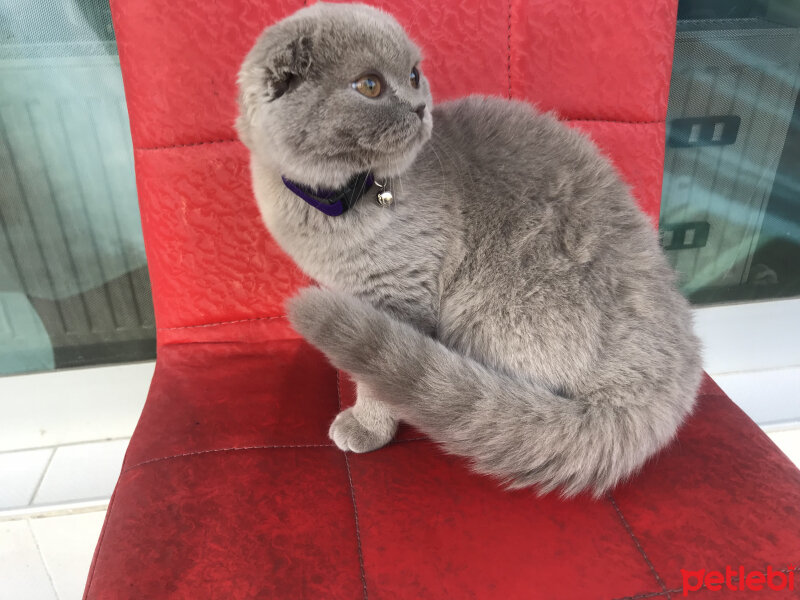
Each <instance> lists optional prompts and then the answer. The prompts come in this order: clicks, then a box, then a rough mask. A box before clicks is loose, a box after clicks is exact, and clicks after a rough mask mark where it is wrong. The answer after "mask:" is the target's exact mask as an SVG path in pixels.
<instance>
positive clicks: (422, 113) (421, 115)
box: [414, 104, 425, 119]
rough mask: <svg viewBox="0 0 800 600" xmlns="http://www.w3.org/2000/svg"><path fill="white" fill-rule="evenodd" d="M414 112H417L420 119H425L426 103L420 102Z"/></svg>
mask: <svg viewBox="0 0 800 600" xmlns="http://www.w3.org/2000/svg"><path fill="white" fill-rule="evenodd" d="M414 112H415V113H417V116H418V117H419V118H420V119H423V118H424V117H425V105H424V104H420V105H419V106H418V107H417V108H415V109H414Z"/></svg>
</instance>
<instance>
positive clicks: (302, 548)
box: [85, 0, 800, 600]
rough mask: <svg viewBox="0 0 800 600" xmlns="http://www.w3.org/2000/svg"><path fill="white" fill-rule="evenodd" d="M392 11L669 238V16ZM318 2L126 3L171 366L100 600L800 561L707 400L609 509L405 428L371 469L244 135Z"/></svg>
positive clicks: (129, 80) (559, 5) (772, 483)
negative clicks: (297, 307) (301, 13)
mask: <svg viewBox="0 0 800 600" xmlns="http://www.w3.org/2000/svg"><path fill="white" fill-rule="evenodd" d="M376 4H379V5H383V6H384V7H386V8H387V9H389V10H390V11H391V12H392V13H393V14H395V15H396V16H397V18H398V19H399V20H400V21H401V22H402V23H403V24H404V25H405V26H406V27H407V28H408V30H409V31H410V32H411V34H412V36H413V37H414V38H415V39H417V41H418V42H420V44H421V45H422V47H423V48H424V50H425V53H426V60H425V62H424V64H423V68H424V69H425V71H426V73H427V75H428V77H429V79H430V81H431V83H432V86H433V92H434V97H435V99H436V100H439V101H441V100H443V99H446V98H451V97H457V96H461V95H465V94H468V93H476V92H477V93H484V94H499V95H503V96H511V97H513V98H522V99H526V100H529V101H531V102H535V103H536V104H538V105H539V106H540V107H541V108H542V109H548V110H551V109H552V110H556V111H557V112H558V113H559V114H560V115H561V116H562V117H563V118H564V119H565V120H566V121H567V122H568V123H570V124H572V125H574V126H576V127H580V128H581V129H583V130H585V131H586V132H588V133H589V134H590V135H591V136H592V137H593V138H594V139H595V140H596V141H597V143H598V144H599V145H600V146H601V147H602V148H603V149H604V151H605V152H607V153H608V155H609V156H610V157H611V158H612V159H613V160H614V162H615V163H616V164H617V166H618V167H619V168H620V170H621V171H622V173H623V175H624V176H625V178H626V179H627V181H628V182H629V183H630V184H631V186H632V188H633V190H634V192H635V194H636V197H637V198H638V199H639V201H640V203H641V205H642V206H643V208H644V209H645V210H647V212H648V213H649V214H650V215H652V217H653V220H654V221H655V220H656V219H657V215H658V206H659V198H660V192H661V176H662V161H663V147H664V119H665V115H666V109H667V92H668V83H669V75H670V67H671V60H672V46H673V38H674V31H675V13H676V7H675V2H674V1H673V0H652V1H650V2H640V1H638V0H615V1H614V2H596V1H594V0H527V1H524V0H510V1H509V2H508V3H505V2H502V3H501V2H491V3H487V2H481V1H479V0H463V1H461V2H455V1H449V2H448V1H446V0H441V1H434V2H431V3H427V2H419V1H413V0H395V1H394V2H390V1H389V0H381V1H380V2H376ZM301 5H302V2H301V1H300V0H277V1H273V2H256V1H253V0H227V1H226V2H211V1H209V0H200V1H199V2H185V1H176V2H155V1H154V0H137V1H132V0H115V2H114V3H113V6H112V10H113V16H114V23H115V28H116V33H117V40H118V44H119V52H120V59H121V62H122V72H123V76H124V80H125V88H126V92H127V100H128V110H129V113H130V120H131V129H132V133H133V143H134V153H135V158H136V174H137V183H138V191H139V199H140V203H141V215H142V222H143V225H144V233H145V240H146V245H147V254H148V259H149V268H150V276H151V280H152V288H153V295H154V302H155V310H156V319H157V324H158V362H157V367H156V372H155V376H154V378H153V383H152V387H151V390H150V395H149V397H148V400H147V404H146V407H145V409H144V412H143V414H142V417H141V420H140V422H139V426H138V428H137V430H136V433H135V435H134V437H133V439H132V440H131V444H130V449H129V450H128V454H127V457H126V459H125V464H124V467H123V470H122V474H121V476H120V479H119V483H118V484H117V488H116V491H115V493H114V496H113V498H112V500H111V505H110V507H109V510H108V516H107V518H106V523H105V527H104V528H103V533H102V535H101V537H100V541H99V543H98V547H97V551H96V555H95V560H94V563H93V565H92V569H91V573H90V575H89V580H88V583H87V587H86V595H85V598H87V599H111V598H114V599H122V598H131V599H133V598H135V599H138V600H141V599H148V600H152V599H162V598H169V599H174V598H186V599H192V600H197V599H203V598H223V599H226V600H233V599H248V600H249V599H254V598H290V599H296V598H311V599H318V598H319V599H321V598H325V599H328V598H348V599H352V598H362V597H363V598H365V599H366V598H370V599H380V598H401V599H422V598H425V599H428V598H431V599H444V598H447V599H450V598H452V599H462V598H477V599H479V600H480V599H495V598H498V599H504V600H506V599H515V598H524V599H530V598H556V599H568V598H576V599H581V600H586V599H594V598H597V599H621V598H627V599H629V600H631V599H633V598H660V597H665V598H669V597H670V596H671V595H675V596H677V595H680V594H681V590H682V588H683V584H684V579H683V575H682V573H681V570H682V569H684V570H688V571H700V570H705V571H706V572H709V571H721V572H722V573H723V575H724V574H725V570H726V567H728V566H730V567H731V569H734V570H736V575H737V576H738V575H739V567H740V566H742V567H743V568H744V571H745V573H746V572H749V571H752V570H760V571H762V572H765V571H766V569H767V566H768V565H769V566H771V567H772V568H773V569H784V570H786V569H787V568H791V569H794V568H795V567H796V566H797V565H798V564H800V563H798V561H800V554H799V552H800V526H799V525H800V508H798V507H800V472H798V470H797V469H796V468H795V467H794V466H793V465H792V464H791V463H790V462H789V460H788V459H787V458H786V457H785V456H783V455H782V454H781V452H780V451H778V450H777V449H776V447H775V446H774V445H773V444H772V443H771V442H770V440H769V439H768V438H767V437H766V436H765V435H764V434H763V433H762V432H761V430H760V429H759V428H758V427H757V426H756V425H755V424H754V423H753V422H751V421H750V420H749V419H748V418H747V417H746V416H745V415H744V414H743V413H742V412H741V411H740V410H739V409H738V408H737V407H736V406H735V405H733V404H732V403H731V401H730V400H729V399H728V398H726V397H725V395H724V393H723V392H722V391H721V390H720V389H719V388H718V387H717V386H716V385H715V384H714V383H713V382H712V381H711V380H709V379H707V380H706V381H705V383H704V385H703V387H702V390H701V397H700V399H699V403H698V407H697V410H696V411H695V413H694V415H693V416H692V417H691V418H690V419H689V421H688V422H687V423H686V425H685V426H684V427H683V429H682V430H681V432H680V435H679V437H678V439H677V440H676V441H675V443H673V444H672V445H671V446H670V447H669V448H668V449H667V450H666V451H664V452H663V453H662V454H660V455H659V456H658V457H657V458H656V459H655V460H653V461H652V462H651V463H650V464H648V465H647V466H646V468H645V469H644V470H643V472H642V473H641V475H639V476H637V477H636V478H635V479H633V480H632V481H630V482H629V483H627V484H625V485H622V486H621V487H619V488H618V489H616V490H615V491H614V492H613V493H612V494H611V495H610V496H609V497H608V498H607V499H604V500H601V501H594V500H591V499H589V498H588V497H579V498H577V499H573V500H569V501H563V500H560V499H559V498H557V497H554V496H547V497H544V498H536V497H535V496H534V495H533V494H532V493H531V492H530V491H518V492H513V493H510V492H506V491H502V490H501V489H500V488H499V487H498V485H497V484H496V483H495V482H494V481H492V480H489V479H487V478H484V477H480V476H477V475H474V474H472V473H471V472H469V470H468V469H467V468H466V466H465V463H464V461H462V460H460V459H457V458H454V457H451V456H445V455H444V454H442V453H441V452H440V451H439V450H438V449H437V447H436V445H435V444H433V443H431V442H429V441H427V440H425V439H422V438H421V436H420V435H419V434H417V433H415V432H413V431H410V430H408V429H406V430H403V431H401V433H400V435H399V436H398V439H397V440H396V441H395V442H393V443H392V444H391V445H389V446H388V447H386V448H384V449H381V450H379V451H377V452H373V453H370V454H365V455H356V454H344V453H342V452H340V451H339V450H338V449H336V448H335V447H334V446H333V445H332V444H331V442H330V441H329V440H328V438H327V435H326V432H327V428H328V425H329V423H330V422H331V421H332V420H333V418H334V416H335V415H336V413H337V412H338V411H339V410H340V409H341V408H342V407H343V406H347V405H349V404H351V403H352V402H353V398H354V390H353V386H352V384H351V383H350V381H348V379H347V378H346V377H345V376H343V375H340V374H339V373H337V372H336V371H334V369H333V368H332V367H330V366H329V365H328V364H327V363H326V361H325V360H324V359H323V357H322V356H321V355H320V354H319V353H318V352H317V351H316V350H314V349H312V348H311V347H309V346H308V345H307V344H306V343H305V342H304V341H303V340H302V339H299V338H298V336H297V334H296V333H294V332H293V331H292V330H291V328H290V327H289V325H288V324H287V321H286V319H285V317H284V316H283V315H284V311H283V301H284V300H285V299H286V298H287V297H288V296H291V295H292V294H293V293H294V292H295V291H296V290H297V289H298V288H300V287H301V286H303V285H306V284H307V281H306V279H305V278H304V276H303V275H302V274H301V273H300V272H299V271H298V269H297V268H296V267H295V266H294V265H293V264H292V262H291V261H290V260H289V259H288V258H287V257H286V256H285V255H283V254H282V252H281V251H280V250H279V249H278V247H277V246H276V245H275V243H274V242H273V241H272V240H271V239H270V237H269V235H268V234H267V232H266V231H265V229H264V227H263V225H262V223H261V221H260V218H259V215H258V212H257V209H256V206H255V203H254V201H253V199H252V196H251V191H250V182H249V173H248V166H247V160H248V157H247V153H246V151H245V149H244V147H243V146H242V145H241V144H240V143H239V142H238V141H236V139H235V135H234V131H233V129H232V123H233V120H234V117H235V114H236V107H235V96H236V90H235V75H236V72H237V69H238V66H239V64H240V62H241V60H242V58H243V57H244V55H245V53H246V52H247V50H248V49H249V47H250V45H251V44H252V43H253V41H254V40H255V38H256V36H257V35H258V33H259V32H260V31H261V30H262V29H263V28H264V27H265V26H266V25H269V24H270V23H272V22H274V21H276V20H277V19H280V18H282V17H284V16H286V15H287V14H289V13H291V12H293V11H295V10H296V9H298V8H299V7H300V6H301ZM787 573H788V571H787ZM785 574H786V573H784V575H785ZM791 574H792V575H795V573H794V572H792V573H791ZM692 577H693V579H691V578H690V579H689V580H688V582H689V584H690V585H691V586H694V585H695V584H696V583H697V581H698V580H699V579H698V577H697V574H696V573H695V574H694V575H692ZM702 577H703V575H700V578H702ZM797 579H798V585H797V587H798V588H799V589H800V574H797ZM703 581H704V582H705V584H707V587H703V589H702V591H699V592H696V593H698V594H701V595H702V597H707V596H710V597H711V598H716V597H717V596H714V595H713V593H712V592H713V591H714V589H715V585H716V584H715V583H714V582H715V581H716V580H715V579H713V578H711V579H705V580H703ZM703 581H701V583H702V582H703ZM731 581H732V582H734V584H736V583H735V582H736V581H738V580H734V579H732V580H731ZM743 583H744V582H743ZM697 585H699V584H697ZM722 587H723V589H725V584H722ZM748 593H749V592H747V591H744V592H738V594H737V592H733V591H728V594H730V596H728V595H725V593H724V592H723V594H722V595H720V597H732V598H733V597H736V598H743V597H748V596H747V595H748ZM784 593H786V594H789V593H790V592H788V591H787V592H784ZM792 593H795V592H792ZM770 597H773V596H770ZM775 597H777V596H775Z"/></svg>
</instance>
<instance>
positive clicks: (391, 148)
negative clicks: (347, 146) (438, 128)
mask: <svg viewBox="0 0 800 600" xmlns="http://www.w3.org/2000/svg"><path fill="white" fill-rule="evenodd" d="M414 118H415V119H416V117H414ZM418 122H419V125H417V126H416V127H414V128H413V129H410V128H408V127H403V128H402V129H401V130H400V131H392V130H388V131H386V132H385V133H384V135H382V136H379V137H377V139H375V138H371V137H368V138H364V139H360V140H359V146H361V147H362V148H363V149H364V150H367V151H369V152H374V153H376V154H378V155H382V156H391V155H397V154H401V153H406V152H409V151H412V150H414V149H416V148H417V147H419V146H421V145H422V144H424V143H425V142H426V141H428V139H429V138H430V136H431V120H430V116H426V118H425V119H422V120H419V119H418ZM398 129H400V128H399V127H398Z"/></svg>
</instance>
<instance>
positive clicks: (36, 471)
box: [0, 448, 53, 510]
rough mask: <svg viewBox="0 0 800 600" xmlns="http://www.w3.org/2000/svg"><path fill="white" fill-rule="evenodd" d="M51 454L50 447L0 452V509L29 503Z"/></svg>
mask: <svg viewBox="0 0 800 600" xmlns="http://www.w3.org/2000/svg"><path fill="white" fill-rule="evenodd" d="M52 454H53V450H52V449H51V448H46V449H42V450H26V451H23V452H3V453H0V510H4V509H8V508H17V507H21V506H27V505H28V504H29V503H30V501H31V499H32V498H33V493H34V492H35V491H36V486H37V485H39V482H40V481H41V480H42V475H43V474H44V470H45V467H47V461H48V460H49V459H50V456H51V455H52Z"/></svg>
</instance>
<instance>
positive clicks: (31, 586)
mask: <svg viewBox="0 0 800 600" xmlns="http://www.w3.org/2000/svg"><path fill="white" fill-rule="evenodd" d="M0 582H2V585H0V600H17V599H20V600H21V599H23V598H24V599H25V600H59V599H58V597H57V596H56V592H55V590H54V589H53V585H52V584H51V583H50V578H49V577H48V575H47V570H46V569H45V566H44V562H43V561H42V557H41V556H40V555H39V550H38V549H37V548H36V541H35V539H34V537H33V532H32V531H31V528H30V525H29V524H28V521H2V522H0ZM62 600H68V599H66V598H64V599H62Z"/></svg>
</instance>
